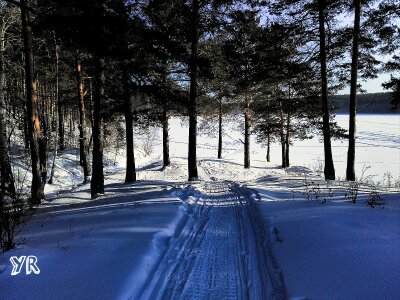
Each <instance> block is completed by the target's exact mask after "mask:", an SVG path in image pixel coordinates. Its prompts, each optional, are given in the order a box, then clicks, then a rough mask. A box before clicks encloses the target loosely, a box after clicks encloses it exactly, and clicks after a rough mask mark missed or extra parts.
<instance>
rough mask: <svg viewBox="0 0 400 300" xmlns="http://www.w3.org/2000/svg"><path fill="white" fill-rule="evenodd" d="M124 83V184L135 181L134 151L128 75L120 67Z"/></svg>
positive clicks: (124, 68)
mask: <svg viewBox="0 0 400 300" xmlns="http://www.w3.org/2000/svg"><path fill="white" fill-rule="evenodd" d="M122 71H123V81H124V102H125V126H126V174H125V182H126V183H131V182H135V181H136V166H135V149H134V147H135V146H134V142H133V118H132V101H131V92H130V91H131V88H130V84H129V82H130V79H129V73H128V70H127V69H126V67H125V66H122Z"/></svg>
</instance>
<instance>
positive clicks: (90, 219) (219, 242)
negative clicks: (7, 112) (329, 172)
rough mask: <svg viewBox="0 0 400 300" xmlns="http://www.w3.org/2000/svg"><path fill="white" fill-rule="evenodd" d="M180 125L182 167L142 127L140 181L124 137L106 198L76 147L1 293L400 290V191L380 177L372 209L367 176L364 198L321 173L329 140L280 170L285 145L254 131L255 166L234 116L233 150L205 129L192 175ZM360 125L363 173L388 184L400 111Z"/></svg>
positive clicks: (278, 294)
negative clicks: (23, 264) (247, 159)
mask: <svg viewBox="0 0 400 300" xmlns="http://www.w3.org/2000/svg"><path fill="white" fill-rule="evenodd" d="M346 120H347V119H346V118H345V117H344V116H338V121H339V123H340V124H343V123H344V122H346ZM381 123H382V124H381ZM170 124H171V126H170V129H171V130H170V131H171V155H172V165H171V166H170V167H168V168H166V169H165V170H162V169H161V158H162V156H161V143H160V138H161V135H160V134H161V133H160V130H159V129H158V130H157V131H154V132H152V133H151V134H153V133H154V135H155V137H156V139H155V141H154V145H153V147H151V148H152V151H151V153H150V154H149V155H144V152H145V151H144V150H145V149H144V145H148V144H149V143H148V139H149V136H146V135H143V134H141V135H137V138H136V141H135V143H136V147H137V149H136V150H137V151H136V158H137V168H138V179H139V180H138V182H137V183H135V184H130V185H126V184H123V179H124V173H123V172H124V168H123V166H124V162H125V161H124V160H125V159H124V151H123V150H119V149H116V148H115V149H113V148H112V147H111V148H110V149H108V153H107V170H106V174H107V176H106V194H105V195H104V196H102V197H101V198H99V199H97V200H95V201H92V200H90V199H89V198H90V193H89V185H87V184H86V185H81V184H79V182H80V181H81V177H79V176H81V173H80V170H79V168H78V163H77V161H76V158H74V157H76V153H75V152H74V151H72V150H71V151H67V152H66V153H64V154H63V156H62V159H60V160H59V162H58V164H59V166H60V168H59V169H58V170H56V180H55V183H54V185H53V186H49V187H48V191H49V192H51V193H50V195H49V196H48V197H47V199H46V201H45V202H44V203H43V205H42V206H41V207H40V208H38V210H37V214H36V215H35V216H34V217H32V218H31V219H30V220H29V221H28V222H27V223H26V224H25V225H24V226H23V228H21V229H22V230H21V233H20V235H19V237H18V242H19V243H18V246H17V247H16V248H15V249H13V250H11V251H8V252H7V253H4V254H3V255H2V257H1V258H0V299H205V298H212V299H215V298H217V297H218V298H221V299H227V298H228V299H284V298H294V299H305V298H317V299H319V298H323V299H338V298H339V299H365V298H368V299H398V298H399V297H400V285H399V284H398V278H399V277H400V251H398V249H400V193H399V191H398V188H391V189H386V188H382V187H379V188H378V190H377V191H378V192H379V195H380V196H381V197H382V199H383V201H382V203H381V204H382V205H380V206H377V207H376V208H371V207H370V206H368V205H367V204H366V202H367V201H368V200H370V199H371V197H373V196H376V195H377V194H376V193H375V194H374V193H373V190H371V187H369V186H365V185H361V186H360V191H359V195H358V198H357V201H356V203H350V201H349V200H348V198H346V197H345V196H346V194H349V193H351V192H352V191H354V189H351V187H349V185H348V184H347V183H345V182H343V181H335V182H330V183H326V182H325V181H323V179H322V178H321V177H319V176H318V174H317V173H316V172H314V170H312V169H313V167H314V165H316V166H317V165H318V159H321V157H322V144H320V143H319V142H318V138H315V139H313V140H308V141H303V142H301V141H298V142H296V141H295V142H294V145H293V146H292V148H291V162H292V165H293V166H292V167H291V168H288V169H286V170H282V169H280V168H279V167H278V165H279V160H280V158H279V151H280V149H279V145H274V146H273V148H272V160H273V161H272V162H271V163H267V162H266V161H265V159H264V158H265V149H264V147H262V146H261V145H257V144H255V143H254V142H253V144H252V168H251V169H249V170H245V169H243V167H242V160H243V146H242V144H241V142H240V140H239V139H240V138H242V137H241V135H240V131H239V130H236V129H237V127H236V125H234V124H232V123H231V124H228V125H227V127H226V128H227V131H226V135H225V137H224V151H223V156H224V157H223V159H222V160H217V159H215V156H216V145H217V143H216V141H217V139H216V138H215V137H210V136H205V135H203V136H199V139H198V143H199V147H198V156H199V162H198V167H199V176H200V179H201V181H198V182H193V183H188V182H187V181H186V176H187V161H186V157H187V126H186V125H185V123H182V122H181V121H180V120H178V119H176V118H175V119H172V120H171V123H170ZM358 132H359V137H360V139H359V140H358V148H357V153H356V155H357V156H356V163H357V170H358V172H360V171H361V169H362V166H363V165H370V166H371V168H370V169H369V170H368V172H370V173H369V175H373V174H380V175H379V176H382V177H381V178H382V179H379V180H380V181H382V180H383V173H384V172H387V171H388V172H390V173H391V174H392V175H391V176H393V178H394V179H397V178H398V177H399V175H400V174H399V163H400V162H399V155H400V150H399V145H398V143H399V117H398V116H374V117H371V116H369V117H365V118H363V116H359V126H358ZM361 145H364V146H363V147H359V146H361ZM372 145H378V146H379V147H373V146H372ZM147 150H148V149H147ZM333 150H334V160H335V163H336V168H337V172H338V174H339V175H340V174H343V173H344V171H345V169H344V167H345V164H344V161H345V153H346V151H347V144H346V143H342V142H340V141H336V142H334V149H333ZM69 156H71V157H69ZM69 159H70V160H69ZM341 161H343V163H341ZM68 162H70V164H69V165H67V166H66V164H67V163H68ZM310 167H311V168H310ZM315 169H318V166H317V167H315ZM63 174H70V175H68V176H67V175H63ZM71 174H75V175H71ZM359 174H360V173H359ZM367 175H368V174H367ZM341 176H342V175H341ZM393 178H392V179H391V180H392V181H394V179H393ZM375 180H376V178H375ZM67 182H74V184H70V183H67ZM75 182H76V183H75ZM392 183H393V182H392ZM71 187H74V189H73V190H71ZM60 189H62V190H64V191H62V192H59V190H60ZM371 192H372V193H371ZM306 199H307V200H306ZM22 255H25V256H28V255H35V256H37V258H38V262H37V265H38V267H39V268H40V274H37V275H36V274H33V273H32V274H30V275H25V270H24V269H23V270H22V272H21V273H20V274H18V275H15V276H11V270H12V265H11V263H10V261H9V259H10V257H11V256H22Z"/></svg>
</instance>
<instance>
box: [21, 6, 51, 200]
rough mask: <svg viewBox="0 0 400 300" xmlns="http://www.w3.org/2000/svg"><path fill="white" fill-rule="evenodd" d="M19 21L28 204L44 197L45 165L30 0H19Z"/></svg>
mask: <svg viewBox="0 0 400 300" xmlns="http://www.w3.org/2000/svg"><path fill="white" fill-rule="evenodd" d="M21 4H22V5H23V6H21V21H22V37H23V41H24V56H25V85H26V98H27V105H26V107H27V119H28V135H29V147H30V152H31V163H32V185H31V198H30V204H31V205H35V204H39V203H40V201H41V199H42V198H43V197H44V185H43V184H42V176H41V175H42V174H43V172H44V170H45V169H46V165H45V164H43V161H41V158H42V156H40V151H41V150H43V147H44V143H43V138H42V133H41V130H40V120H39V114H38V100H37V95H36V81H35V78H34V71H33V47H32V28H31V24H30V21H29V13H28V11H27V9H26V8H25V6H29V5H30V0H21Z"/></svg>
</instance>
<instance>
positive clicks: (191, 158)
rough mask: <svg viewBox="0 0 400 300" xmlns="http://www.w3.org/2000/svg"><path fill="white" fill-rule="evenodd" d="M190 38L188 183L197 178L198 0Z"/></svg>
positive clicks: (194, 10) (194, 2)
mask: <svg viewBox="0 0 400 300" xmlns="http://www.w3.org/2000/svg"><path fill="white" fill-rule="evenodd" d="M192 14H193V16H192V33H191V34H192V36H191V57H190V64H189V69H190V70H189V71H190V95H189V149H188V173H189V178H188V180H189V181H192V180H195V179H197V178H198V173H197V103H196V102H197V80H198V47H199V38H200V30H199V29H200V15H199V0H193V2H192Z"/></svg>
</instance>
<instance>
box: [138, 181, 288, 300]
mask: <svg viewBox="0 0 400 300" xmlns="http://www.w3.org/2000/svg"><path fill="white" fill-rule="evenodd" d="M183 198H185V199H184V204H183V205H185V206H186V207H187V213H188V214H190V215H191V216H192V218H188V221H187V222H186V224H185V225H184V226H183V227H181V228H179V229H178V232H175V234H174V236H173V238H171V239H170V241H169V245H168V247H167V249H166V251H165V252H164V254H163V256H162V257H161V259H160V260H159V261H158V263H157V264H156V265H155V266H154V268H153V270H152V272H151V273H150V274H149V277H148V280H147V282H146V284H145V286H144V287H143V289H142V290H141V292H140V293H139V295H137V297H135V298H140V299H216V298H223V299H286V298H287V297H286V289H285V286H284V283H283V279H282V275H281V273H280V271H279V268H278V267H277V265H276V263H275V261H274V259H273V257H272V256H271V254H270V251H269V250H268V246H269V243H268V236H267V234H266V231H265V226H264V224H263V221H262V219H261V216H260V213H259V210H258V206H257V203H255V201H254V200H253V199H252V197H251V194H250V193H249V191H248V190H247V189H245V188H243V187H240V186H238V185H237V184H235V183H231V182H208V183H203V184H200V185H199V186H198V187H197V189H196V190H193V189H192V190H189V191H187V193H186V194H185V195H184V196H183Z"/></svg>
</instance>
